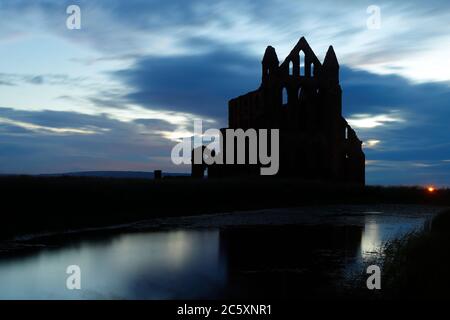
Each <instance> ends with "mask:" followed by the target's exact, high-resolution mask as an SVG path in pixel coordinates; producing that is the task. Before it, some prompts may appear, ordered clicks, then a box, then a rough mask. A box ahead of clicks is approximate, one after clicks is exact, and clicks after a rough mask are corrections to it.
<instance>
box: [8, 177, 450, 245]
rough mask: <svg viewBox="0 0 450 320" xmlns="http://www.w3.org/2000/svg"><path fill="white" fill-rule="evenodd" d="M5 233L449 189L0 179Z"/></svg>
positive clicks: (378, 200) (379, 199) (446, 197)
mask: <svg viewBox="0 0 450 320" xmlns="http://www.w3.org/2000/svg"><path fill="white" fill-rule="evenodd" d="M0 195H1V201H2V206H1V212H0V218H1V224H0V238H1V239H7V238H11V237H13V236H16V235H20V234H27V233H35V232H46V231H64V230H68V229H75V228H85V227H102V226H108V225H115V224H120V223H128V222H132V221H137V220H145V219H150V218H155V217H173V216H187V215H194V214H195V215H198V214H204V213H216V212H230V211H237V210H240V211H242V210H251V209H269V208H282V207H297V206H302V205H319V204H320V205H326V204H382V203H397V204H427V205H438V206H440V205H442V206H448V205H450V190H448V189H446V190H437V191H436V192H435V193H432V194H430V193H429V192H427V191H426V190H424V189H423V188H419V187H375V186H368V187H359V186H348V185H347V186H346V185H337V184H321V183H317V182H305V181H303V182H300V181H298V180H274V179H257V180H240V181H236V180H216V181H214V180H209V181H208V180H191V179H189V178H179V179H176V178H172V179H165V180H161V181H154V180H142V179H135V180H134V179H108V178H89V177H82V178H79V177H28V176H23V177H0Z"/></svg>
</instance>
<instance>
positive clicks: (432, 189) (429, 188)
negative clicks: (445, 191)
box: [427, 186, 436, 193]
mask: <svg viewBox="0 0 450 320" xmlns="http://www.w3.org/2000/svg"><path fill="white" fill-rule="evenodd" d="M427 190H428V192H430V193H433V192H435V191H436V188H435V187H432V186H430V187H428V188H427Z"/></svg>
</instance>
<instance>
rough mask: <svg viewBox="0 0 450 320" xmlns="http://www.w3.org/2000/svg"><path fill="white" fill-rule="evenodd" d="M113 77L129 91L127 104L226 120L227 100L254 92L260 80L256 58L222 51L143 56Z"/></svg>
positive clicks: (258, 64) (258, 63)
mask: <svg viewBox="0 0 450 320" xmlns="http://www.w3.org/2000/svg"><path fill="white" fill-rule="evenodd" d="M114 75H115V76H116V77H117V78H118V79H119V80H120V81H122V82H123V83H124V84H125V86H127V87H128V88H130V93H129V94H128V95H126V99H127V100H128V102H129V103H133V104H137V105H141V106H147V107H149V108H152V109H155V108H159V109H164V110H171V111H176V112H185V113H191V114H198V115H202V116H207V117H215V118H221V119H224V118H226V115H227V102H228V100H229V99H231V98H233V97H234V96H237V95H240V94H242V93H245V91H251V90H255V89H256V88H257V87H258V85H259V81H260V77H261V76H260V62H259V60H258V59H254V58H250V57H248V56H245V55H242V54H239V53H237V52H233V51H227V50H225V49H223V50H218V49H217V50H214V51H212V52H209V53H206V54H202V55H192V56H191V55H189V56H177V57H153V56H149V57H143V58H141V59H139V60H138V61H137V62H136V64H134V65H133V66H132V67H130V68H128V69H126V70H121V71H117V72H115V74H114Z"/></svg>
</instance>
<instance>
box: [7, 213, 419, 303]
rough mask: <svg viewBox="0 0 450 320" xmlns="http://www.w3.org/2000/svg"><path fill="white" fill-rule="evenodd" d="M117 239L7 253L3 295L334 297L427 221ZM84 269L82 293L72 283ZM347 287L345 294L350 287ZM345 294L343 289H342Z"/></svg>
mask: <svg viewBox="0 0 450 320" xmlns="http://www.w3.org/2000/svg"><path fill="white" fill-rule="evenodd" d="M364 219H365V220H364V223H363V224H360V225H358V224H350V225H339V224H337V225H330V224H328V225H304V226H289V225H285V226H266V227H261V226H259V227H228V228H224V229H222V230H219V229H215V230H194V229H192V230H174V231H168V232H148V233H141V234H125V235H116V236H113V237H110V238H108V239H102V240H100V241H99V240H92V239H91V240H89V241H81V242H80V241H79V242H75V243H69V244H67V243H66V244H65V245H64V246H63V247H61V248H59V249H45V250H41V251H39V252H36V253H34V254H32V255H29V256H21V257H20V256H18V257H14V258H3V259H0V299H198V298H200V299H203V298H211V299H214V298H245V297H252V298H269V297H275V298H293V297H327V296H330V297H335V296H336V295H337V294H338V286H339V283H340V281H342V279H346V280H345V281H351V279H349V278H346V275H347V274H348V270H349V269H352V270H353V271H356V272H360V271H361V270H362V266H363V263H364V261H365V260H366V259H367V258H369V257H373V255H374V254H376V253H379V252H380V248H381V247H382V245H383V244H384V243H385V242H386V241H388V240H390V239H392V238H394V237H398V236H400V235H402V234H405V233H406V232H410V231H412V230H414V229H417V228H418V227H420V226H422V225H423V223H424V219H419V218H417V217H416V218H414V219H412V218H407V217H403V218H399V217H385V216H384V217H383V218H382V219H381V218H380V215H378V214H376V213H373V214H369V215H367V216H366V217H365V218H364ZM69 265H79V266H80V267H81V270H82V290H81V291H69V290H67V289H66V287H65V284H66V278H67V274H66V273H65V271H66V268H67V266H69ZM341 293H342V292H341ZM341 293H339V294H341Z"/></svg>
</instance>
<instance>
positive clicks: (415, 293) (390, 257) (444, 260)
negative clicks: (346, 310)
mask: <svg viewBox="0 0 450 320" xmlns="http://www.w3.org/2000/svg"><path fill="white" fill-rule="evenodd" d="M449 266H450V211H444V212H443V213H441V214H439V215H437V216H436V217H435V218H434V219H433V221H432V224H431V227H430V228H428V229H427V230H425V231H423V232H420V233H414V234H410V235H408V236H406V237H404V238H403V239H399V240H397V241H394V242H392V243H390V244H389V245H388V246H387V248H386V252H385V261H384V267H383V278H382V279H383V287H384V290H383V292H384V293H383V297H384V298H403V299H404V298H406V299H450V291H449V290H448V288H450V277H449V272H450V267H449Z"/></svg>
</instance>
